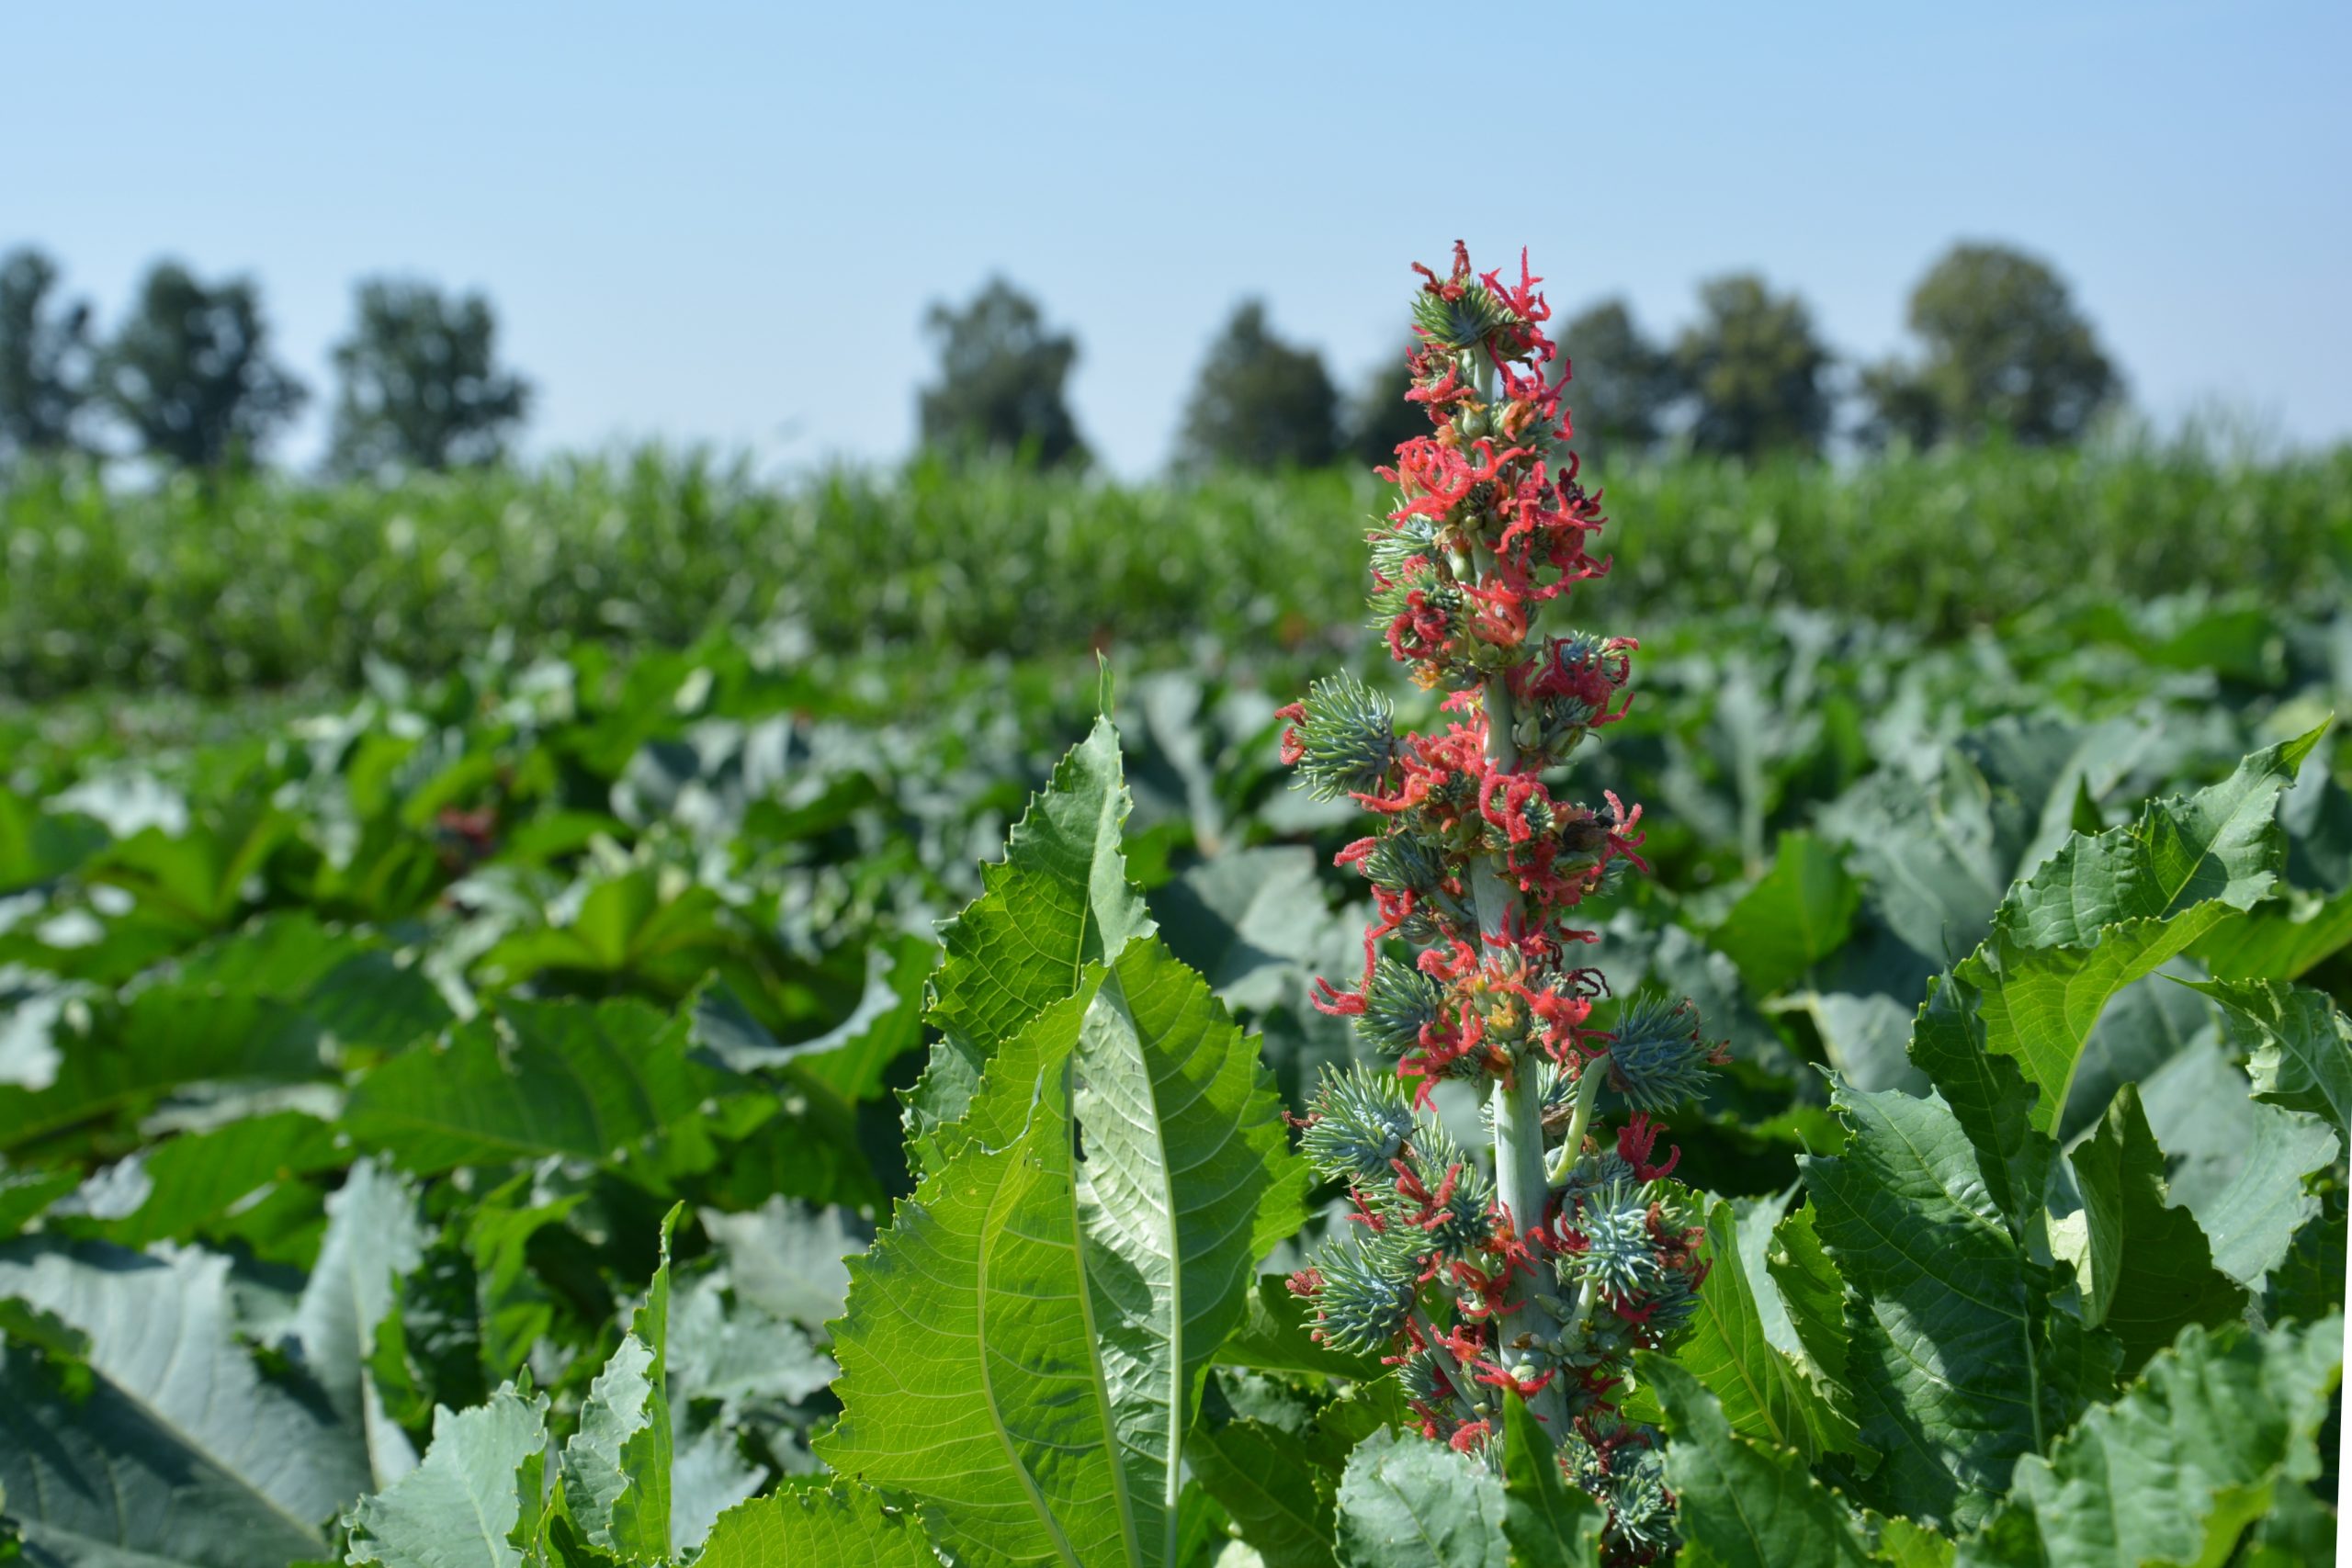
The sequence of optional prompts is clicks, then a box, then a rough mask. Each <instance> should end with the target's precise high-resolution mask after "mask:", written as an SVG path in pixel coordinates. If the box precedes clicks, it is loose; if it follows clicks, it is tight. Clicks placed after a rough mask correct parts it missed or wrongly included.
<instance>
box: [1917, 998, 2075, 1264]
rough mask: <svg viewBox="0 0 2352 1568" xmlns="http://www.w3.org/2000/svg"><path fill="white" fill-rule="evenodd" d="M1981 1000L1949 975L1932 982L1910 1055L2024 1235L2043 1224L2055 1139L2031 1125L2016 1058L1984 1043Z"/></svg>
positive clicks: (2006, 1218)
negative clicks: (1962, 1131)
mask: <svg viewBox="0 0 2352 1568" xmlns="http://www.w3.org/2000/svg"><path fill="white" fill-rule="evenodd" d="M1979 1004H1980V998H1979V997H1978V995H1977V992H1976V988H1975V987H1973V986H1971V985H1970V984H1969V983H1968V982H1967V981H1965V980H1962V979H1960V978H1958V977H1957V976H1949V975H1947V976H1943V977H1942V978H1940V979H1939V980H1937V981H1935V982H1933V987H1932V988H1931V989H1930V990H1929V991H1928V999H1927V1001H1926V1002H1924V1003H1923V1004H1921V1006H1920V1008H1919V1013H1918V1016H1917V1018H1916V1019H1915V1020H1914V1021H1913V1022H1912V1025H1911V1060H1912V1061H1913V1062H1915V1063H1917V1065H1918V1066H1919V1068H1920V1070H1921V1071H1923V1072H1925V1073H1926V1074H1927V1075H1928V1080H1929V1081H1930V1082H1931V1083H1933V1084H1934V1085H1935V1086H1936V1092H1937V1093H1938V1094H1939V1095H1941V1096H1942V1097H1943V1100H1944V1103H1945V1104H1947V1105H1948V1106H1950V1107H1951V1113H1952V1115H1953V1116H1954V1117H1956V1118H1957V1119H1958V1120H1959V1122H1960V1124H1961V1126H1962V1128H1964V1129H1965V1130H1966V1131H1967V1134H1968V1140H1969V1142H1970V1143H1971V1144H1972V1145H1974V1147H1975V1150H1976V1158H1977V1164H1978V1167H1979V1168H1980V1170H1981V1171H1982V1173H1983V1175H1984V1178H1985V1191H1986V1193H1987V1195H1988V1196H1990V1197H1991V1198H1992V1200H1993V1206H1994V1208H1995V1209H1996V1211H1998V1212H1999V1213H2000V1215H2001V1218H2002V1222H2003V1223H2004V1224H2007V1226H2008V1228H2009V1234H2010V1235H2013V1236H2016V1237H2018V1239H2019V1240H2021V1241H2022V1240H2026V1239H2028V1238H2030V1237H2031V1236H2033V1235H2037V1234H2039V1233H2040V1231H2041V1228H2042V1226H2043V1224H2044V1214H2043V1198H2044V1189H2045V1188H2047V1187H2048V1185H2049V1181H2050V1168H2051V1162H2052V1160H2054V1159H2055V1158H2056V1157H2057V1153H2058V1151H2057V1145H2054V1144H2053V1143H2052V1141H2051V1139H2050V1137H2049V1136H2048V1134H2046V1133H2045V1132H2043V1131H2042V1130H2041V1129H2040V1128H2037V1127H2036V1126H2035V1125H2034V1122H2033V1112H2034V1105H2035V1099H2034V1091H2033V1088H2032V1086H2031V1085H2030V1084H2028V1083H2027V1082H2026V1081H2025V1077H2024V1075H2023V1074H2022V1073H2021V1072H2019V1071H2018V1064H2017V1063H2016V1062H2015V1061H2014V1060H2012V1059H2010V1058H2008V1057H2007V1056H2001V1055H1995V1054H1994V1053H1993V1052H1991V1051H1989V1050H1988V1049H1986V1047H1985V1021H1984V1018H1983V1016H1982V1013H1981V1011H1980V1006H1979Z"/></svg>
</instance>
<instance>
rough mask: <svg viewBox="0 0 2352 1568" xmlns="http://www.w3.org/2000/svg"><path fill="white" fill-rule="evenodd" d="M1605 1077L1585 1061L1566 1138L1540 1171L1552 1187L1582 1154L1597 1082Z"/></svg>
mask: <svg viewBox="0 0 2352 1568" xmlns="http://www.w3.org/2000/svg"><path fill="white" fill-rule="evenodd" d="M1607 1076H1608V1075H1607V1074H1606V1073H1605V1072H1603V1071H1602V1070H1601V1067H1600V1064H1599V1063H1597V1062H1589V1063H1587V1064H1586V1065H1585V1068H1584V1076H1583V1077H1580V1078H1578V1079H1577V1103H1576V1110H1575V1112H1574V1113H1573V1114H1572V1115H1571V1116H1570V1117H1569V1119H1568V1135H1567V1136H1566V1137H1565V1138H1563V1139H1561V1140H1560V1148H1559V1152H1558V1153H1557V1154H1556V1155H1555V1156H1553V1158H1552V1163H1551V1164H1550V1165H1548V1166H1546V1167H1545V1168H1544V1175H1545V1176H1546V1177H1547V1178H1549V1179H1551V1180H1552V1181H1553V1182H1554V1183H1555V1184H1556V1183H1558V1182H1560V1181H1562V1180H1564V1179H1566V1177H1567V1174H1568V1172H1569V1171H1570V1170H1572V1169H1574V1168H1575V1167H1576V1163H1577V1156H1578V1155H1579V1154H1581V1153H1582V1152H1583V1151H1584V1139H1585V1134H1587V1133H1589V1132H1590V1131H1591V1130H1592V1106H1593V1101H1595V1100H1599V1099H1600V1080H1601V1079H1602V1078H1604V1077H1607Z"/></svg>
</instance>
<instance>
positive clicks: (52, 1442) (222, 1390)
mask: <svg viewBox="0 0 2352 1568" xmlns="http://www.w3.org/2000/svg"><path fill="white" fill-rule="evenodd" d="M5 1296H17V1297H21V1298H23V1299H24V1300H25V1301H26V1302H28V1303H30V1304H31V1305H33V1306H36V1307H39V1308H40V1309H42V1310H44V1311H46V1312H49V1313H51V1314H55V1316H56V1317H57V1318H58V1319H60V1320H62V1322H63V1323H64V1324H66V1325H70V1326H71V1327H73V1328H74V1329H78V1330H79V1331H81V1333H82V1334H84V1335H85V1336H86V1337H87V1340H88V1362H87V1364H88V1367H89V1370H90V1373H91V1383H92V1387H91V1390H90V1392H89V1393H88V1394H87V1396H86V1397H85V1398H82V1399H76V1398H74V1397H71V1396H69V1394H68V1393H66V1392H64V1391H63V1390H62V1388H61V1386H60V1384H59V1382H58V1381H57V1379H56V1378H55V1377H54V1375H53V1374H52V1372H51V1370H50V1369H49V1368H47V1367H45V1366H44V1365H42V1364H41V1363H40V1359H38V1358H37V1357H36V1356H35V1355H34V1354H33V1353H31V1352H30V1351H28V1350H27V1349H26V1348H23V1347H21V1346H13V1347H11V1348H8V1350H7V1351H6V1365H5V1368H0V1382H5V1385H6V1386H5V1393H0V1486H6V1489H7V1493H8V1496H9V1508H10V1511H11V1513H12V1514H13V1515H14V1517H16V1518H17V1521H18V1522H19V1523H20V1524H21V1525H22V1526H23V1528H24V1532H25V1539H26V1540H27V1542H28V1544H29V1545H30V1546H31V1548H32V1549H33V1551H35V1553H36V1558H35V1561H41V1560H43V1558H44V1557H45V1558H46V1559H47V1560H50V1561H54V1562H105V1563H116V1562H134V1561H135V1562H141V1563H190V1564H201V1565H203V1568H253V1565H254V1564H255V1563H266V1562H285V1561H287V1560H288V1559H291V1558H296V1557H317V1556H320V1555H322V1553H323V1552H324V1551H325V1550H326V1543H327V1539H328V1538H327V1532H326V1526H327V1524H328V1523H329V1521H331V1520H332V1519H333V1518H334V1516H335V1515H336V1514H337V1512H339V1511H340V1510H341V1509H342V1508H343V1507H344V1506H345V1505H346V1504H347V1503H349V1502H350V1501H351V1500H352V1499H353V1498H354V1497H356V1496H357V1495H359V1494H360V1493H362V1492H363V1491H365V1490H367V1488H368V1483H369V1476H368V1450H367V1446H366V1444H365V1443H364V1442H363V1441H362V1440H361V1438H360V1434H359V1432H358V1430H357V1429H356V1427H349V1426H345V1425H344V1424H343V1423H342V1422H340V1421H338V1420H337V1419H335V1417H334V1414H333V1412H332V1409H331V1408H328V1407H324V1406H323V1404H322V1402H321V1401H319V1400H317V1399H315V1398H314V1397H306V1396H305V1395H304V1394H303V1393H300V1392H297V1391H294V1390H289V1389H288V1388H287V1387H285V1386H282V1385H281V1384H279V1383H277V1382H273V1381H271V1380H268V1379H266V1378H265V1377H264V1376H263V1375H262V1373H261V1371H260V1370H259V1368H257V1367H256V1365H255V1364H254V1359H253V1357H252V1354H251V1353H250V1352H249V1351H248V1350H247V1349H246V1348H244V1347H243V1345H241V1344H240V1343H239V1342H238V1340H237V1338H236V1337H235V1326H234V1322H233V1318H232V1307H231V1302H230V1293H229V1260H228V1259H227V1258H223V1257H220V1256H219V1255H217V1254H211V1253H203V1252H195V1251H183V1250H178V1249H172V1248H165V1249H163V1250H161V1251H159V1252H158V1253H156V1254H154V1255H152V1256H151V1255H144V1254H140V1253H134V1252H127V1251H125V1250H123V1249H121V1248H119V1247H112V1246H108V1245H106V1244H104V1243H82V1244H78V1245H73V1246H59V1245H55V1244H45V1243H42V1242H39V1241H26V1242H17V1243H12V1244H10V1245H9V1246H7V1247H0V1297H5ZM141 1554H143V1555H141Z"/></svg>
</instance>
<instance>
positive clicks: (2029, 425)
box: [1862, 243, 2121, 446]
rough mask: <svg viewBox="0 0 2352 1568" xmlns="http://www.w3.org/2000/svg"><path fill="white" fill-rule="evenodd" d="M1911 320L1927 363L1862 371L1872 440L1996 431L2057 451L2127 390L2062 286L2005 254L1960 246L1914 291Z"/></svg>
mask: <svg viewBox="0 0 2352 1568" xmlns="http://www.w3.org/2000/svg"><path fill="white" fill-rule="evenodd" d="M1909 321H1910V326H1911V330H1912V332H1913V333H1916V334H1917V337H1918V338H1919V341H1920V343H1921V344H1922V346H1923V348H1924V349H1925V353H1924V355H1922V356H1921V357H1920V358H1919V359H1917V360H1916V361H1911V362H1905V361H1901V360H1895V361H1890V362H1888V363H1886V364H1883V365H1879V366H1874V367H1871V368H1870V369H1869V370H1867V371H1865V372H1864V374H1863V377H1862V395H1863V399H1864V400H1865V402H1866V404H1867V406H1868V409H1869V417H1868V421H1867V423H1865V425H1864V427H1863V434H1864V436H1865V438H1866V439H1870V440H1874V441H1883V440H1886V439H1891V438H1894V437H1902V438H1905V439H1907V440H1909V441H1910V442H1912V443H1913V444H1914V445H1916V446H1931V445H1933V444H1934V443H1936V442H1939V441H1946V440H1955V441H1973V440H1978V439H1981V438H1983V437H1984V436H1985V435H1987V434H1991V433H1993V432H1995V431H2000V432H2004V433H2006V434H2007V435H2008V436H2009V437H2010V438H2011V439H2012V440H2015V441H2018V442H2021V443H2023V444H2025V445H2027V446H2047V445H2060V444H2064V443H2066V442H2070V441H2075V440H2078V439H2080V438H2081V436H2082V434H2083V433H2084V432H2085V431H2086V429H2087V428H2088V427H2089V425H2090V423H2091V420H2092V419H2093V417H2094V416H2096V415H2097V414H2098V412H2099V410H2100V409H2101V408H2103V407H2104V406H2106V405H2107V404H2108V403H2109V401H2110V400H2112V399H2114V398H2115V397H2116V396H2117V395H2118V393H2119V392H2120V389H2121V380H2120V377H2118V375H2117V374H2116V371H2115V367H2114V366H2113V365H2112V364H2111V363H2110V362H2109V359H2108V357H2107V355H2106V353H2105V351H2104V350H2103V349H2101V347H2100V346H2099V343H2098V336H2097V334H2096V333H2093V332H2092V330H2091V325H2090V323H2089V322H2088V321H2086V320H2085V319H2084V318H2083V315H2082V312H2081V311H2080V310H2077V309H2076V308H2075V301H2074V298H2073V295H2072V293H2071V291H2070V290H2069V289H2068V288H2067V287H2066V281H2065V279H2064V278H2063V277H2061V276H2058V273H2057V272H2056V270H2055V269H2053V268H2052V266H2051V265H2049V264H2048V263H2047V262H2044V261H2042V260H2041V259H2040V258H2039V257H2036V256H2032V255H2029V254H2026V253H2024V252H2022V251H2018V250H2015V249H2012V248H2011V247H2009V246H2007V245H1997V244H1984V243H1961V244H1957V245H1954V246H1953V247H1952V248H1951V250H1950V251H1949V252H1947V253H1946V254H1944V256H1943V258H1942V259H1941V260H1939V261H1938V262H1937V263H1936V265H1934V266H1932V267H1930V268H1929V269H1928V273H1927V276H1924V277H1922V278H1921V279H1920V280H1919V283H1918V286H1917V288H1914V289H1913V290H1912V291H1911V309H1910V317H1909Z"/></svg>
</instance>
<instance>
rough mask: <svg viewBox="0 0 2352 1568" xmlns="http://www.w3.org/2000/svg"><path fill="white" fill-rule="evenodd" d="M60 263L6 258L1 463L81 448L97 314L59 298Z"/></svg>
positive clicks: (0, 334)
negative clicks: (77, 444) (93, 324)
mask: <svg viewBox="0 0 2352 1568" xmlns="http://www.w3.org/2000/svg"><path fill="white" fill-rule="evenodd" d="M58 276H59V274H58V270H57V264H56V263H55V262H52V261H51V260H50V258H49V257H48V256H46V255H44V254H41V253H40V252H39V251H37V250H33V249H31V248H29V247H28V248H26V249H23V250H18V251H15V252H12V253H10V254H8V256H7V257H6V258H5V259H0V461H5V460H8V459H11V458H15V457H49V456H54V455H56V454H58V453H61V452H65V451H70V450H72V449H73V447H74V445H75V442H76V436H77V434H78V432H77V429H76V426H77V424H78V422H79V415H80V413H81V412H82V407H83V404H84V403H85V400H87V399H88V396H89V377H90V354H91V349H90V307H89V306H88V305H87V304H85V303H84V302H82V301H79V300H76V301H72V302H67V301H65V300H62V299H54V298H53V296H54V294H55V292H56V288H57V282H58Z"/></svg>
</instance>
